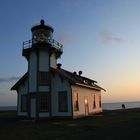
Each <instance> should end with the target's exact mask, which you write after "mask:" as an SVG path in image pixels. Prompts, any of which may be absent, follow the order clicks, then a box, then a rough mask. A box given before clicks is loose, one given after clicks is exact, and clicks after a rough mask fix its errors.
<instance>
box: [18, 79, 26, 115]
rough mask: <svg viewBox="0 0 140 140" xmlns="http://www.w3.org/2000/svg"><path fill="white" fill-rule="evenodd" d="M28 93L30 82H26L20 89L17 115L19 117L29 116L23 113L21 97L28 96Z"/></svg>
mask: <svg viewBox="0 0 140 140" xmlns="http://www.w3.org/2000/svg"><path fill="white" fill-rule="evenodd" d="M27 93H28V81H27V80H25V82H24V83H23V84H22V85H20V86H19V89H18V94H17V95H18V97H17V98H18V99H17V102H18V103H17V105H18V106H17V114H18V116H27V112H21V95H27Z"/></svg>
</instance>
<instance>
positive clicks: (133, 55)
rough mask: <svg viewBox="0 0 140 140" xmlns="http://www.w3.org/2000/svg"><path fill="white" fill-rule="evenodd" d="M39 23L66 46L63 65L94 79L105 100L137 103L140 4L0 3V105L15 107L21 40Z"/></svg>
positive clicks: (92, 0) (130, 0) (75, 0)
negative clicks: (100, 87) (14, 88)
mask: <svg viewBox="0 0 140 140" xmlns="http://www.w3.org/2000/svg"><path fill="white" fill-rule="evenodd" d="M41 19H44V20H45V22H46V23H48V24H50V25H51V26H53V27H54V35H53V37H54V39H55V40H57V41H58V42H60V43H62V44H63V45H64V48H63V49H64V50H63V51H64V53H63V55H62V57H61V59H60V60H59V62H60V63H62V67H63V68H64V69H67V70H69V71H72V72H73V71H77V72H78V71H79V70H82V71H83V74H82V75H83V76H87V77H89V78H91V79H94V80H96V81H98V85H100V86H102V87H103V88H105V89H106V90H107V91H106V92H102V100H103V102H125V101H140V0H0V106H2V105H3V106H5V105H16V96H17V94H16V92H14V91H12V92H11V91H10V88H11V86H12V85H13V84H14V83H15V82H16V81H17V80H18V79H19V78H20V77H21V76H22V75H23V74H24V73H25V72H26V71H27V61H26V59H25V58H24V57H23V56H22V42H23V41H26V40H29V39H31V31H30V29H31V26H32V25H34V24H36V23H39V21H40V20H41Z"/></svg>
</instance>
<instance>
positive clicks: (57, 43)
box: [23, 39, 63, 51]
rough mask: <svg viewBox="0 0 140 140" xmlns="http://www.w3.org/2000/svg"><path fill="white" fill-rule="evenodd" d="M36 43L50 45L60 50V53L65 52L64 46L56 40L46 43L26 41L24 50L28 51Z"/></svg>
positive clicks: (49, 40)
mask: <svg viewBox="0 0 140 140" xmlns="http://www.w3.org/2000/svg"><path fill="white" fill-rule="evenodd" d="M35 43H49V44H51V45H52V47H54V48H56V49H58V50H60V51H63V45H62V44H60V43H59V42H57V41H56V40H54V39H48V40H46V41H37V40H28V41H24V42H23V49H28V48H31V47H32V45H33V44H35Z"/></svg>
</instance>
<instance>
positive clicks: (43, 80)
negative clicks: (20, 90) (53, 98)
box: [38, 71, 50, 86]
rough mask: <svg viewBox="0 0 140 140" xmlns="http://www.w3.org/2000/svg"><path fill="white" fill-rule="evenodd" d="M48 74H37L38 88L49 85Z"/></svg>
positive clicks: (41, 72) (43, 72)
mask: <svg viewBox="0 0 140 140" xmlns="http://www.w3.org/2000/svg"><path fill="white" fill-rule="evenodd" d="M49 79H50V78H49V72H47V71H39V72H38V83H39V85H40V86H48V85H49Z"/></svg>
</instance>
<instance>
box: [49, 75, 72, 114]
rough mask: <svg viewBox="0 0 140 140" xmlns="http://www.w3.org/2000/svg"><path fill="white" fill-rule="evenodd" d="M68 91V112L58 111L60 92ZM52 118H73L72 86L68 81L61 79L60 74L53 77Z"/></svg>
mask: <svg viewBox="0 0 140 140" xmlns="http://www.w3.org/2000/svg"><path fill="white" fill-rule="evenodd" d="M61 91H67V97H68V112H59V111H58V92H61ZM51 93H52V116H72V108H71V86H70V84H69V82H68V81H67V80H65V79H64V78H62V77H60V76H59V75H58V74H56V73H55V74H53V75H52V90H51Z"/></svg>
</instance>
